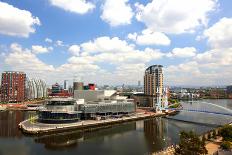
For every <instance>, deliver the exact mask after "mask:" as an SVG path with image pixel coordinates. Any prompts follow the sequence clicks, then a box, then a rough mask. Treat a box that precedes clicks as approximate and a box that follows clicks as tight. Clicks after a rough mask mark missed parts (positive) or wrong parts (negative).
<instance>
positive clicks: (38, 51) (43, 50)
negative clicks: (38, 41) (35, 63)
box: [31, 45, 53, 54]
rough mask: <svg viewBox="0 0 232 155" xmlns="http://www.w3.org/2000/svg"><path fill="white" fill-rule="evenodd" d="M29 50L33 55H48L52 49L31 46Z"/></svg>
mask: <svg viewBox="0 0 232 155" xmlns="http://www.w3.org/2000/svg"><path fill="white" fill-rule="evenodd" d="M31 49H32V53H35V54H41V53H48V52H50V51H52V50H53V48H52V47H48V48H47V47H43V46H40V45H32V47H31Z"/></svg>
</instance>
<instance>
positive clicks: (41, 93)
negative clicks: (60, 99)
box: [26, 78, 47, 100]
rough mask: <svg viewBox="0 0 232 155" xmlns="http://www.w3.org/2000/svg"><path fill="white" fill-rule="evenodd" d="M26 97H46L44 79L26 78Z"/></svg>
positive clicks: (30, 98)
mask: <svg viewBox="0 0 232 155" xmlns="http://www.w3.org/2000/svg"><path fill="white" fill-rule="evenodd" d="M26 94H27V95H26V96H27V99H29V100H32V99H41V98H46V97H47V87H46V83H45V81H43V80H41V79H33V78H32V79H29V78H28V79H27V82H26Z"/></svg>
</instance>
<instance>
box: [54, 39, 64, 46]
mask: <svg viewBox="0 0 232 155" xmlns="http://www.w3.org/2000/svg"><path fill="white" fill-rule="evenodd" d="M55 45H56V46H65V45H64V42H63V41H61V40H57V41H56V44H55Z"/></svg>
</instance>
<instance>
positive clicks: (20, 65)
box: [4, 43, 103, 84]
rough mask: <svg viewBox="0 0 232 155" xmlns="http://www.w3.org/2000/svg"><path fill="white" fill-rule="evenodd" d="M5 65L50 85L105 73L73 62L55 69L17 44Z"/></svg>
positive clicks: (11, 48)
mask: <svg viewBox="0 0 232 155" xmlns="http://www.w3.org/2000/svg"><path fill="white" fill-rule="evenodd" d="M70 59H71V58H70ZM80 60H82V58H80ZM4 65H5V66H8V67H9V68H10V69H12V70H18V71H24V72H25V73H26V74H27V76H30V77H36V78H42V79H45V80H46V81H47V82H48V84H53V83H54V82H62V81H63V80H64V79H69V80H72V79H73V76H74V75H75V74H78V75H83V76H84V75H85V76H87V77H86V80H88V79H90V78H89V76H90V75H94V74H97V73H99V72H103V70H102V69H101V68H100V67H99V66H97V65H95V64H92V63H90V62H86V63H80V62H74V61H73V62H72V61H71V60H68V62H67V63H65V64H62V65H60V66H58V67H56V68H55V67H54V66H52V65H49V64H46V63H45V62H43V61H41V60H40V59H39V58H38V57H37V55H36V54H34V53H32V52H31V50H29V49H23V48H22V47H21V45H19V44H16V43H13V44H11V46H10V50H9V51H8V54H7V55H6V56H5V59H4Z"/></svg>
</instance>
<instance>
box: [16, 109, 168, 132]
mask: <svg viewBox="0 0 232 155" xmlns="http://www.w3.org/2000/svg"><path fill="white" fill-rule="evenodd" d="M161 115H165V114H154V113H153V114H144V113H137V114H136V115H134V116H130V117H123V118H117V119H107V120H84V121H79V122H75V123H66V124H47V123H39V122H37V121H36V119H35V121H33V120H30V119H28V120H25V121H23V122H21V123H20V124H19V127H20V128H21V129H22V130H23V131H24V132H25V133H29V134H37V133H42V132H49V131H56V130H66V129H71V128H87V127H94V126H104V125H108V124H109V125H110V124H113V123H120V122H127V121H132V120H138V119H144V118H149V117H156V116H161Z"/></svg>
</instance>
